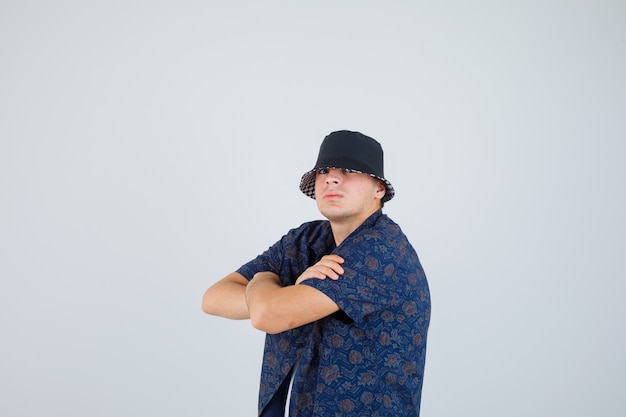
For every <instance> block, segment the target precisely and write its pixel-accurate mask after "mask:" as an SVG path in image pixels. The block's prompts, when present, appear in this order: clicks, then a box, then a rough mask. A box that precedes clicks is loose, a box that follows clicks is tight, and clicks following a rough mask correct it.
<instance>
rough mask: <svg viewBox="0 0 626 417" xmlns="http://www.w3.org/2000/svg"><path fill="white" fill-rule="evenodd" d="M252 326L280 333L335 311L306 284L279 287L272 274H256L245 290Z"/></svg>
mask: <svg viewBox="0 0 626 417" xmlns="http://www.w3.org/2000/svg"><path fill="white" fill-rule="evenodd" d="M246 300H247V303H248V309H249V312H250V320H251V321H252V325H253V326H254V327H255V328H257V329H259V330H262V331H264V332H267V333H280V332H284V331H285V330H289V329H293V328H295V327H299V326H302V325H304V324H307V323H311V322H312V321H315V320H317V319H320V318H322V317H325V316H327V315H329V314H331V313H333V312H335V311H337V310H338V309H339V306H338V305H337V304H335V302H334V301H333V300H331V299H330V298H328V297H327V296H326V295H324V294H323V293H322V292H320V291H318V290H316V289H314V288H312V287H310V286H308V285H288V286H285V287H283V286H281V283H280V279H279V278H278V276H277V275H276V274H274V273H272V272H260V273H258V274H256V275H255V276H254V278H253V279H252V280H250V283H249V284H248V287H247V288H246Z"/></svg>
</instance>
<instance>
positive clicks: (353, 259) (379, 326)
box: [238, 210, 430, 417]
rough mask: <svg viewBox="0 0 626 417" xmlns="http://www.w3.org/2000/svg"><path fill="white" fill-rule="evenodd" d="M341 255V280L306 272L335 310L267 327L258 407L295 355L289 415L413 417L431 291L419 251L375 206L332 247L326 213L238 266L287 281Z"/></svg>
mask: <svg viewBox="0 0 626 417" xmlns="http://www.w3.org/2000/svg"><path fill="white" fill-rule="evenodd" d="M329 253H335V254H337V255H339V256H341V257H343V258H344V260H345V262H344V264H343V267H344V270H345V273H344V274H343V275H342V276H341V277H340V278H339V279H338V280H330V279H326V280H318V279H309V280H306V281H304V282H303V283H302V284H303V285H309V286H311V287H314V288H316V289H318V290H320V291H322V292H324V293H325V294H326V295H328V296H329V297H330V298H331V299H333V300H334V301H335V302H336V303H337V304H338V305H339V306H340V307H341V310H340V311H339V312H338V313H336V314H333V315H331V316H328V317H325V318H323V319H321V320H318V321H316V322H314V323H311V324H308V325H305V326H301V327H299V328H297V329H293V330H291V331H287V332H283V333H280V334H277V335H267V337H266V343H265V353H264V358H263V367H262V373H261V386H260V393H259V412H261V410H263V408H264V407H265V406H266V405H267V404H268V403H269V402H270V400H271V398H272V396H273V395H274V394H275V393H276V392H277V390H278V387H279V386H280V385H281V383H282V382H283V381H284V380H285V378H286V377H287V375H288V373H289V371H290V370H291V368H292V366H293V364H294V363H295V362H296V359H297V358H298V357H300V362H299V366H298V367H297V369H296V371H295V376H294V382H293V392H292V395H291V405H290V416H292V417H299V416H335V415H351V416H354V415H356V416H361V415H363V416H365V415H367V416H394V417H395V416H418V415H419V407H420V401H421V390H422V382H423V375H424V364H425V355H426V338H427V331H428V325H429V321H430V294H429V290H428V283H427V280H426V276H425V274H424V271H423V269H422V267H421V264H420V262H419V259H418V256H417V254H416V252H415V250H414V249H413V247H412V246H411V244H410V243H409V241H408V240H407V238H406V236H405V235H404V234H403V233H402V231H401V229H400V227H399V226H398V225H397V224H396V223H394V222H393V221H392V220H391V219H389V217H387V216H386V215H384V214H382V212H381V211H380V210H379V211H377V212H376V213H374V214H373V215H372V216H370V217H369V218H368V219H367V220H366V221H365V222H364V223H363V224H362V225H361V226H360V227H359V228H358V229H357V230H355V231H354V232H353V233H352V234H351V235H350V236H348V238H346V239H345V240H344V241H343V242H342V243H341V245H339V246H338V247H335V244H334V239H333V237H332V231H331V230H330V225H329V223H328V222H326V221H316V222H310V223H305V224H303V225H302V226H300V227H299V228H297V229H293V230H291V231H289V232H288V233H287V234H286V235H285V236H283V238H282V239H281V240H280V241H279V242H277V243H276V244H275V245H273V246H272V247H270V248H269V249H268V250H267V251H266V252H264V253H263V254H262V255H260V256H259V257H257V258H256V259H255V260H253V261H251V262H249V263H247V264H245V265H244V266H242V267H241V268H240V269H239V270H238V272H240V273H241V274H242V275H244V276H245V277H246V278H248V279H251V278H252V277H253V276H254V274H255V273H256V272H260V271H272V272H275V273H276V274H278V275H279V276H280V277H281V281H282V283H283V285H292V284H293V283H295V280H296V279H297V278H298V276H299V275H300V274H301V273H302V272H303V271H304V270H305V269H306V268H307V267H308V266H310V265H312V264H314V263H315V262H317V261H318V260H319V259H320V258H321V257H322V256H323V255H326V254H329Z"/></svg>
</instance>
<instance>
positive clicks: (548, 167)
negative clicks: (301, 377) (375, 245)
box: [0, 0, 626, 417]
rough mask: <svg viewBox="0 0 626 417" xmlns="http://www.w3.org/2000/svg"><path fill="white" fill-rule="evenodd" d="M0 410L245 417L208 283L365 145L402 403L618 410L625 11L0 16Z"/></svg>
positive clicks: (237, 345) (48, 12) (625, 345)
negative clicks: (416, 351) (328, 170)
mask: <svg viewBox="0 0 626 417" xmlns="http://www.w3.org/2000/svg"><path fill="white" fill-rule="evenodd" d="M0 60H1V65H0V277H1V279H0V326H1V332H2V333H1V334H2V342H1V343H0V392H1V394H0V415H2V416H10V417H21V416H40V415H45V416H65V417H71V416H81V417H82V416H90V417H99V416H147V415H149V416H153V417H159V416H190V417H191V416H252V415H255V412H256V400H257V388H258V380H259V372H260V360H261V355H262V344H263V335H262V334H261V333H259V332H258V331H256V330H254V329H252V328H251V326H250V324H249V323H248V322H245V321H243V322H234V321H228V320H224V319H219V318H215V317H209V316H206V315H204V314H203V313H202V312H201V310H200V299H201V296H202V293H203V292H204V290H205V289H206V288H207V287H208V286H209V285H211V284H212V283H213V282H215V281H216V280H217V279H219V278H221V277H222V276H224V275H226V274H227V273H228V272H231V271H232V270H234V269H235V268H237V267H238V266H239V265H241V264H242V263H244V262H246V261H248V260H249V259H251V258H252V257H254V256H256V255H257V254H258V253H260V252H261V251H263V250H264V249H266V248H267V247H268V246H269V245H270V244H272V243H274V242H275V241H276V240H277V239H278V238H280V236H281V235H282V234H283V233H285V232H286V231H287V230H288V229H289V228H291V227H295V226H297V225H299V224H300V223H302V222H304V221H307V220H311V219H314V218H319V214H318V213H317V211H316V209H315V204H314V202H313V201H312V200H310V199H308V198H307V197H305V196H303V195H302V194H301V193H300V192H299V191H298V183H299V179H300V176H301V175H302V173H304V172H305V171H306V170H308V169H310V168H311V167H312V165H313V163H314V162H315V158H316V156H317V150H318V147H319V144H320V142H321V140H322V139H323V137H324V136H325V135H326V134H328V133H329V132H330V131H333V130H338V129H351V130H359V131H362V132H363V133H365V134H367V135H370V136H373V137H375V138H377V139H378V140H379V141H380V142H381V143H382V144H383V147H384V149H385V156H386V176H387V178H388V179H389V180H390V181H391V182H392V183H393V184H394V186H395V188H396V190H397V197H396V198H395V199H394V200H392V201H391V202H389V203H388V204H387V205H386V207H385V212H386V213H387V214H388V215H389V216H390V217H391V218H393V219H394V220H396V221H397V222H398V223H399V224H400V225H401V226H402V227H403V229H404V231H405V233H406V234H407V235H408V236H409V238H410V240H411V241H412V243H413V245H414V246H415V247H416V249H417V250H418V253H419V255H420V258H421V260H422V263H423V265H424V268H425V270H426V272H427V275H428V278H429V282H430V286H431V291H432V301H433V311H432V322H431V328H430V333H429V342H428V343H429V344H428V355H427V363H426V376H425V384H424V392H423V399H422V415H423V416H429V417H437V416H441V417H449V416H459V415H463V416H481V417H484V416H503V415H504V416H512V417H517V416H520V417H521V416H528V415H532V416H550V417H552V416H556V415H567V416H581V417H582V416H589V415H598V416H615V417H618V416H619V417H621V416H624V415H625V414H626V400H625V399H624V398H625V397H624V395H623V394H624V390H625V388H626V384H625V383H624V374H626V359H625V356H624V352H625V351H626V332H625V331H624V318H625V317H626V307H625V305H624V301H623V297H624V292H625V291H626V285H625V284H624V278H626V277H625V276H624V272H623V268H622V266H621V263H622V261H623V259H624V255H625V253H624V252H625V249H626V242H625V241H624V235H625V233H626V221H625V217H626V216H625V215H624V213H626V196H625V191H624V190H625V180H626V167H625V164H624V157H625V156H626V76H625V74H626V3H625V2H623V1H622V0H615V1H609V0H589V1H582V0H581V1H556V0H543V1H532V0H531V1H528V0H524V1H521V0H520V1H485V0H479V1H475V2H466V1H438V2H426V1H396V2H382V1H379V2H373V1H358V2H357V1H335V2H329V1H316V2H304V1H303V2H288V1H264V2H260V1H259V2H257V1H247V2H241V1H231V2H217V1H203V2H201V1H190V0H180V1H176V2H174V1H133V0H130V1H115V0H113V1H107V2H104V1H103V2H95V1H93V2H80V1H2V2H0Z"/></svg>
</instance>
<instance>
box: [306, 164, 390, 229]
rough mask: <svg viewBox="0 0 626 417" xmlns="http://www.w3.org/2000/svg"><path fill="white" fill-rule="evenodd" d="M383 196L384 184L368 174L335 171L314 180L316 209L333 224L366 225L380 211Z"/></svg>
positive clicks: (324, 172)
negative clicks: (358, 223)
mask: <svg viewBox="0 0 626 417" xmlns="http://www.w3.org/2000/svg"><path fill="white" fill-rule="evenodd" d="M384 195H385V186H384V185H383V183H382V182H381V181H379V180H377V179H376V178H374V177H372V176H371V175H369V174H362V173H358V172H346V171H344V170H341V169H335V168H332V169H320V170H318V171H317V174H316V176H315V200H316V202H317V207H318V209H319V211H320V213H322V214H323V215H324V217H326V218H327V219H328V220H330V221H343V220H350V219H353V220H360V221H364V220H365V219H366V218H367V217H369V215H370V214H372V213H373V212H375V211H376V210H378V209H379V208H380V207H381V205H380V201H381V199H382V198H383V196H384Z"/></svg>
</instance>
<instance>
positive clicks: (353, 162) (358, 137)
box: [300, 130, 396, 203]
mask: <svg viewBox="0 0 626 417" xmlns="http://www.w3.org/2000/svg"><path fill="white" fill-rule="evenodd" d="M322 168H326V169H331V168H335V169H343V170H344V171H348V172H359V173H363V174H369V175H371V176H372V177H374V178H377V179H379V180H381V181H382V182H383V183H384V184H385V187H386V189H387V190H386V192H385V195H384V196H383V198H382V202H383V203H384V202H385V201H389V200H391V199H392V198H393V196H394V195H395V193H396V192H395V190H394V189H393V186H392V185H391V183H390V182H389V181H387V180H386V179H385V174H384V172H383V148H382V146H380V143H378V142H377V141H376V140H375V139H373V138H370V137H369V136H365V135H364V134H362V133H359V132H351V131H349V130H339V131H337V132H332V133H331V134H330V135H328V136H326V137H325V138H324V141H323V142H322V145H321V146H320V152H319V155H318V157H317V162H316V163H315V167H314V168H313V169H312V170H310V171H309V172H307V173H305V174H304V175H303V176H302V179H301V180H300V191H302V192H303V193H304V194H306V195H308V196H309V197H311V198H312V199H315V174H316V172H317V170H318V169H322Z"/></svg>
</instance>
